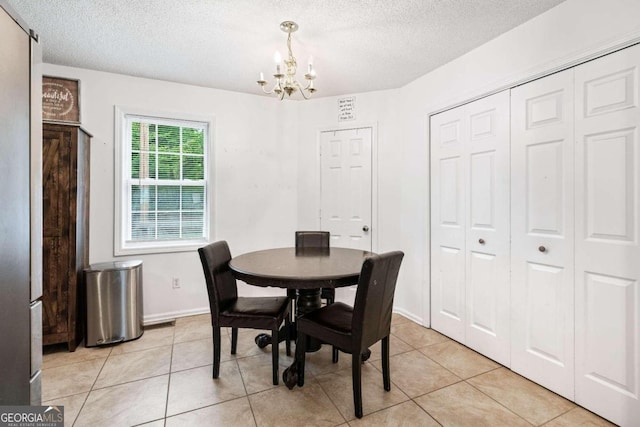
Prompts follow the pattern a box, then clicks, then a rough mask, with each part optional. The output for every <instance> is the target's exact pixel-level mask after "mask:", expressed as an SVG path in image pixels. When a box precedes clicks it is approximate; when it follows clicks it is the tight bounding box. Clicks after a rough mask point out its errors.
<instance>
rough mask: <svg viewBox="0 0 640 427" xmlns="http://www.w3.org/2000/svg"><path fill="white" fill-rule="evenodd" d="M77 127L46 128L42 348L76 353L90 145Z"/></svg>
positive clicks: (86, 255)
mask: <svg viewBox="0 0 640 427" xmlns="http://www.w3.org/2000/svg"><path fill="white" fill-rule="evenodd" d="M90 140H91V135H89V134H88V133H87V132H85V131H84V130H83V129H82V128H80V127H79V126H77V125H65V124H52V123H44V124H43V127H42V149H43V153H42V178H43V184H42V185H43V188H42V193H43V288H44V289H43V297H42V302H43V316H42V317H43V325H42V335H43V336H42V342H43V344H44V345H47V344H57V343H66V344H67V345H68V347H69V351H75V349H76V346H77V345H78V344H79V343H80V341H81V340H82V336H83V333H82V332H83V331H82V316H81V315H80V313H81V311H80V309H81V304H80V301H81V298H80V295H79V290H81V289H82V287H81V283H82V279H83V270H84V268H85V267H87V266H88V265H89V150H90V148H89V145H90Z"/></svg>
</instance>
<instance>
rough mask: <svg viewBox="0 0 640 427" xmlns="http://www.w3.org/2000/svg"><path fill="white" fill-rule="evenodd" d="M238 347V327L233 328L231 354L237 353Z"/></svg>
mask: <svg viewBox="0 0 640 427" xmlns="http://www.w3.org/2000/svg"><path fill="white" fill-rule="evenodd" d="M237 348H238V328H231V354H236V349H237Z"/></svg>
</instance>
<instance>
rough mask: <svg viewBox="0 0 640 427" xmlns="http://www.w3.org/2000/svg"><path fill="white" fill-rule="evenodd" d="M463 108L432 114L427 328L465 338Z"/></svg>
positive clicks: (464, 145) (460, 338) (465, 153)
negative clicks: (429, 315)
mask: <svg viewBox="0 0 640 427" xmlns="http://www.w3.org/2000/svg"><path fill="white" fill-rule="evenodd" d="M467 128H468V126H467V117H466V116H465V110H464V107H459V108H454V109H452V110H449V111H445V112H443V113H440V114H436V115H435V116H432V117H431V327H432V328H433V329H435V330H437V331H440V332H442V333H443V334H445V335H447V336H449V337H451V338H453V339H454V340H456V341H459V342H462V343H464V342H465V321H466V305H465V280H466V275H465V270H466V269H465V263H466V257H465V244H466V240H465V210H466V207H465V206H466V204H465V187H464V183H465V182H467V168H466V167H465V165H466V164H467V159H468V157H469V156H468V153H467V151H466V146H467V139H468V132H466V129H467Z"/></svg>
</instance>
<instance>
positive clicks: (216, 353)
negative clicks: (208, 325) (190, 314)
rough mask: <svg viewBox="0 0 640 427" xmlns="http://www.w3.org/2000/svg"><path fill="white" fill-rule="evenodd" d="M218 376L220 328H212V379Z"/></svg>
mask: <svg viewBox="0 0 640 427" xmlns="http://www.w3.org/2000/svg"><path fill="white" fill-rule="evenodd" d="M219 376H220V326H214V327H213V378H218V377H219Z"/></svg>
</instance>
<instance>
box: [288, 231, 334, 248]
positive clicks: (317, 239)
mask: <svg viewBox="0 0 640 427" xmlns="http://www.w3.org/2000/svg"><path fill="white" fill-rule="evenodd" d="M329 237H330V235H329V232H328V231H296V248H328V247H329Z"/></svg>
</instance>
